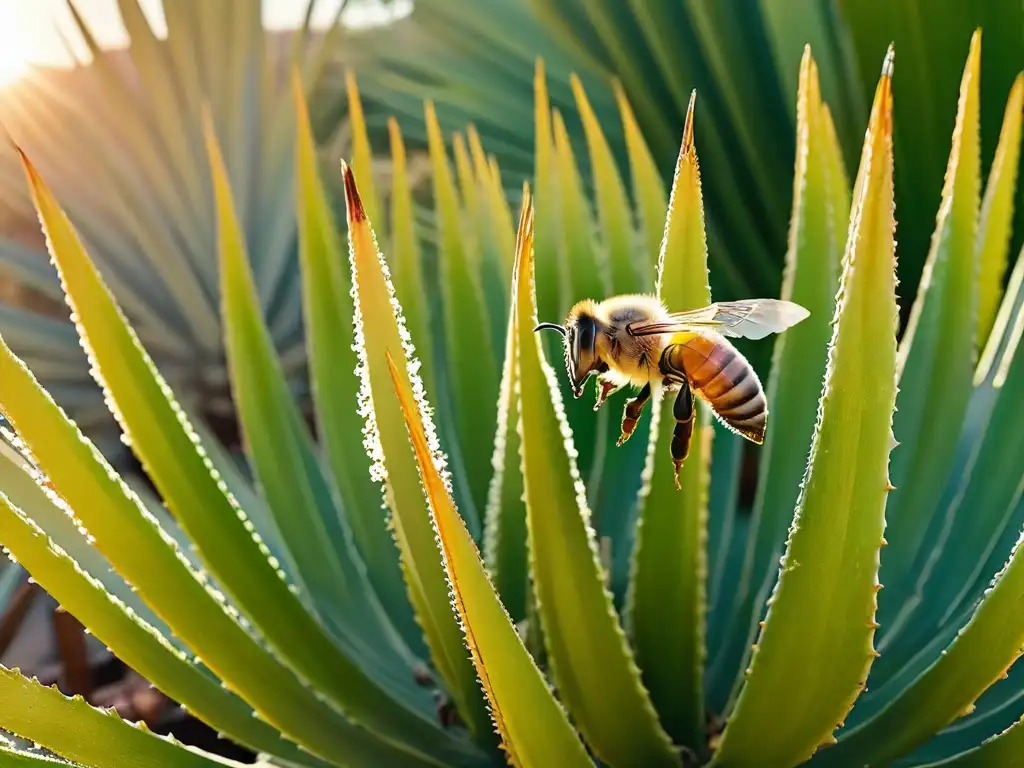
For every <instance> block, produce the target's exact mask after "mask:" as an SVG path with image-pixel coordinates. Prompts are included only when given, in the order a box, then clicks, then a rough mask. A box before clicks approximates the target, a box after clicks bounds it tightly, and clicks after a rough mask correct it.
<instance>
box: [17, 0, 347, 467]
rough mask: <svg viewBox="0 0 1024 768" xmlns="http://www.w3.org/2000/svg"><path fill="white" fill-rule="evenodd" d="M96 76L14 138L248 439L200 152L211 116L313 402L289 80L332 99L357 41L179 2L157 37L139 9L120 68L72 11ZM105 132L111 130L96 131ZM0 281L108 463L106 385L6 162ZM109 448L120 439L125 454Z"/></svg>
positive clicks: (215, 408) (21, 106)
mask: <svg viewBox="0 0 1024 768" xmlns="http://www.w3.org/2000/svg"><path fill="white" fill-rule="evenodd" d="M68 5H69V8H70V9H71V10H72V12H73V14H74V19H75V21H76V22H77V29H78V31H79V32H80V33H81V35H82V37H83V38H84V40H85V42H86V43H87V44H88V47H89V49H90V52H91V54H92V61H91V62H89V63H88V64H82V65H80V66H78V67H76V68H75V69H73V70H70V71H66V72H65V71H61V70H49V71H43V72H40V73H39V74H38V75H37V76H35V77H33V78H31V79H29V80H28V81H26V82H25V83H23V84H20V85H19V86H18V87H16V88H14V89H13V90H12V91H11V92H10V93H9V94H8V95H6V96H5V98H4V103H3V105H2V106H0V119H2V121H3V124H4V127H5V129H6V131H7V132H8V133H10V134H11V135H12V136H13V137H14V138H15V139H16V140H17V141H18V142H19V143H21V144H22V145H23V146H24V147H25V149H26V151H30V152H31V153H32V156H33V158H34V159H35V162H36V164H37V165H38V166H39V168H40V169H42V170H43V171H44V172H46V173H47V174H48V177H49V178H50V179H51V183H52V184H53V186H54V189H55V190H57V192H58V193H59V194H60V195H61V199H62V200H63V202H64V204H65V207H66V209H67V211H68V215H69V216H70V217H71V218H72V220H73V221H74V222H75V224H76V226H77V227H78V228H79V230H80V231H81V234H82V237H83V239H84V240H85V242H86V243H87V244H88V247H89V249H90V253H91V254H92V255H93V257H94V258H95V259H96V263H97V265H98V266H99V268H100V269H101V271H102V272H103V274H104V277H105V279H106V280H107V281H108V283H109V285H110V287H111V289H112V290H113V291H114V292H115V295H116V296H117V297H118V301H119V302H120V303H121V305H122V306H123V307H124V309H125V312H126V313H127V314H128V316H129V317H130V318H131V320H132V322H133V325H134V327H135V328H136V329H137V331H138V333H139V335H140V337H141V338H142V339H143V340H144V341H145V343H146V345H147V349H149V351H150V353H151V354H152V355H153V359H154V361H155V362H156V363H157V365H158V367H159V368H160V370H161V372H162V373H163V375H164V376H165V377H167V380H168V382H170V383H171V384H172V386H174V388H175V391H176V392H177V393H178V396H179V397H181V398H182V399H183V400H184V401H186V402H188V403H189V404H190V405H191V406H192V407H194V408H195V410H196V411H197V412H198V413H201V414H202V415H203V416H204V417H206V418H207V419H210V420H213V421H214V422H215V423H218V424H221V423H224V422H225V419H227V428H226V429H224V430H222V432H223V434H222V437H223V439H225V440H228V439H230V436H231V434H232V432H233V429H232V428H231V427H232V421H233V419H232V416H233V406H232V403H231V397H230V387H229V384H228V374H227V370H226V368H225V365H224V345H223V336H224V334H223V329H222V325H221V321H220V316H219V299H218V294H217V267H216V260H215V259H214V258H213V254H214V253H215V251H216V248H215V237H216V215H215V211H214V207H213V197H212V189H211V187H210V184H209V173H208V171H207V163H206V158H205V152H204V149H203V138H202V119H201V118H202V107H203V104H204V103H209V104H210V105H212V106H211V114H212V118H213V120H214V123H215V125H216V128H217V131H218V135H219V136H220V137H221V140H222V141H223V142H224V143H225V146H226V147H227V149H226V160H225V161H226V163H227V166H228V171H229V174H230V176H231V179H232V183H233V184H234V185H235V186H236V187H237V188H238V189H239V190H245V192H244V194H241V193H240V194H239V199H238V216H239V219H240V221H241V226H242V227H243V229H244V231H245V236H246V241H247V242H248V244H249V246H250V249H251V258H252V264H253V269H254V272H255V275H256V280H257V284H258V286H259V291H260V302H261V306H262V307H263V310H264V313H265V316H266V317H267V319H268V322H269V323H270V326H271V332H272V334H273V337H274V341H275V345H276V348H277V349H278V351H279V352H280V353H281V356H282V359H283V361H284V365H285V367H286V369H287V371H288V374H289V379H290V381H291V385H292V387H293V388H294V390H295V391H296V392H297V393H300V394H301V393H302V392H303V391H304V387H305V386H306V382H305V377H304V373H303V366H304V357H303V354H304V353H303V341H302V322H301V301H300V289H299V280H298V269H297V264H298V255H297V245H296V238H297V235H296V231H297V230H296V222H295V212H294V206H293V205H292V203H291V200H292V190H291V183H292V178H293V175H294V172H293V167H292V160H293V158H292V152H291V147H292V145H293V143H294V122H295V121H294V115H293V113H292V111H291V103H292V102H291V97H290V95H289V89H288V83H287V72H288V69H289V66H290V65H292V64H298V65H299V66H301V67H302V69H303V71H304V72H305V74H306V76H307V82H308V84H309V89H310V91H311V92H312V91H313V90H314V89H318V88H319V87H320V85H321V83H322V82H323V76H324V74H325V73H326V72H328V71H329V70H330V69H331V67H333V66H335V63H332V58H333V57H334V56H335V55H336V52H337V50H338V49H339V47H340V46H339V42H340V34H341V32H342V28H341V27H340V25H338V24H335V25H333V26H332V27H330V28H329V29H327V30H326V31H320V30H315V29H312V28H311V27H310V16H311V14H312V12H313V9H314V6H315V5H316V2H315V0H309V2H307V3H306V4H305V5H306V7H307V13H306V20H305V23H304V24H303V25H302V26H301V28H299V29H298V30H296V31H295V32H294V33H284V32H279V33H273V32H270V31H268V30H266V29H265V28H264V27H263V24H262V21H261V4H260V3H258V2H256V3H254V2H249V1H248V0H233V1H232V2H228V3H219V4H210V3H205V2H174V3H165V4H163V6H162V11H163V16H164V18H165V20H166V26H167V34H166V37H163V36H158V34H157V32H155V31H154V30H153V29H152V28H151V27H150V23H149V21H148V20H147V18H146V16H145V14H144V12H143V9H142V5H143V4H140V3H139V2H138V0H119V2H118V3H117V9H118V12H119V16H120V21H121V22H122V23H123V24H124V27H125V30H126V33H127V36H128V40H129V45H128V47H127V48H126V49H124V50H114V51H104V50H101V49H100V48H99V46H98V44H97V43H96V41H95V38H94V36H93V33H92V29H91V27H90V22H89V17H88V15H87V14H85V13H79V12H78V10H77V6H76V4H75V3H74V2H69V3H68ZM317 93H318V98H317V99H316V101H315V103H316V104H317V105H318V108H319V110H321V111H318V113H317V114H316V115H315V116H314V120H315V125H316V128H317V133H318V139H319V140H320V143H321V144H329V145H334V146H335V147H336V150H340V148H341V147H343V146H344V144H345V142H346V141H347V135H348V132H347V128H346V121H345V119H344V115H343V114H342V115H341V116H339V115H338V114H337V112H338V110H337V107H336V106H335V105H336V104H342V105H343V104H344V103H345V97H344V91H343V90H342V91H340V92H328V91H317ZM99 115H103V116H104V119H98V116H99ZM0 169H2V172H0V200H2V203H3V204H2V207H3V208H4V209H5V212H4V214H3V217H2V223H0V232H2V237H0V272H2V273H3V274H4V275H5V276H12V277H14V278H15V279H16V280H18V281H19V282H20V283H21V284H22V285H23V286H26V287H27V288H29V289H31V290H32V291H34V292H35V295H36V296H37V297H38V299H37V301H35V302H33V303H29V304H28V305H27V306H12V305H9V304H5V305H0V317H2V321H3V325H4V328H5V329H6V338H7V340H8V342H9V343H10V344H11V346H12V349H15V350H16V351H17V352H18V354H19V355H21V356H22V357H23V358H24V359H25V360H26V362H28V363H29V364H30V365H31V366H32V369H33V370H34V371H35V372H36V374H37V375H38V376H39V377H40V380H41V381H42V382H43V383H44V384H45V385H46V386H47V388H48V389H49V390H50V391H51V392H52V393H53V394H54V396H55V397H57V398H58V399H59V400H60V401H61V403H62V405H63V406H64V407H65V408H67V409H68V412H69V413H71V414H72V416H73V418H75V420H76V422H77V423H78V424H79V425H80V426H81V427H82V428H83V429H86V430H87V431H88V432H89V434H90V435H91V436H92V437H94V438H95V439H96V440H97V441H98V442H99V443H100V444H101V445H102V446H103V448H104V450H107V451H108V452H110V451H113V450H115V449H116V448H118V444H117V425H116V423H114V422H113V421H112V420H111V419H110V416H109V414H108V413H107V410H106V407H105V405H104V403H103V400H102V397H101V395H100V392H99V391H98V390H97V389H96V387H95V386H94V385H93V382H92V380H91V377H90V376H89V371H88V361H87V360H86V358H85V356H84V355H83V354H82V350H81V349H80V347H79V344H78V337H77V335H76V333H75V329H74V327H73V326H72V325H71V324H70V323H68V322H67V321H66V317H65V316H64V314H63V313H62V312H60V311H59V310H60V309H61V308H62V304H63V300H62V296H63V293H62V290H61V286H60V284H59V282H58V281H57V280H56V278H55V275H54V274H53V270H52V268H51V267H50V265H49V259H48V256H47V253H46V246H45V243H43V242H42V241H41V240H40V239H39V236H38V226H37V224H36V222H35V214H34V211H33V209H32V205H31V201H30V199H29V198H28V197H27V195H26V194H25V190H24V183H23V181H22V178H21V172H20V169H19V168H18V164H17V158H16V157H15V156H14V155H13V153H8V152H4V153H3V156H2V157H0ZM111 438H113V439H112V440H111Z"/></svg>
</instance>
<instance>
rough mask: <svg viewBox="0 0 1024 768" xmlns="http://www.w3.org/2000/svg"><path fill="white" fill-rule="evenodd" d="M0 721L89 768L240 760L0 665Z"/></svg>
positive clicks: (180, 767) (200, 766)
mask: <svg viewBox="0 0 1024 768" xmlns="http://www.w3.org/2000/svg"><path fill="white" fill-rule="evenodd" d="M0 723H3V726H4V728H5V729H7V730H9V731H10V732H12V733H14V734H17V735H18V736H21V737H23V738H26V739H29V740H31V741H34V742H36V743H38V744H41V745H43V746H44V747H46V748H47V749H49V750H50V751H52V752H54V753H55V754H58V755H60V756H61V757H64V758H67V759H68V760H75V761H78V762H80V763H82V764H83V765H87V766H89V768H123V766H126V765H138V766H161V768H163V767H164V766H166V768H217V767H218V766H234V768H241V763H236V762H234V761H232V760H225V759H224V758H221V757H218V756H215V755H208V754H205V753H202V752H199V751H198V750H195V749H191V748H189V747H185V746H184V745H182V744H179V743H178V742H175V741H173V740H171V739H169V738H165V737H163V736H157V735H156V734H154V733H151V732H149V730H148V729H145V728H140V727H138V726H135V725H133V724H132V723H127V722H125V721H124V720H122V719H121V718H120V717H118V716H117V715H116V714H115V713H114V712H112V711H111V712H105V711H103V710H99V709H96V708H94V707H92V706H90V705H89V704H88V703H87V702H86V701H85V699H83V698H82V697H81V696H75V697H74V698H70V699H69V698H66V697H65V696H64V694H62V693H61V692H60V691H59V690H57V688H55V687H54V688H44V687H43V686H42V685H40V684H39V683H37V682H36V681H34V680H29V679H28V678H27V677H23V676H22V675H21V674H19V673H18V672H16V671H12V670H9V669H7V668H6V667H0ZM58 723H59V727H55V724H58ZM5 764H6V763H5Z"/></svg>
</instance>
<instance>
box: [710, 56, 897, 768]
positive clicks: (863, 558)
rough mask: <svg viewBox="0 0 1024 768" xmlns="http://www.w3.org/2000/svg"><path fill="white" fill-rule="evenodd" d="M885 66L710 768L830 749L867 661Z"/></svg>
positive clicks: (886, 294) (888, 138)
mask: <svg viewBox="0 0 1024 768" xmlns="http://www.w3.org/2000/svg"><path fill="white" fill-rule="evenodd" d="M892 56H893V53H892V50H891V49H890V50H889V52H888V54H887V55H886V59H885V64H884V65H883V67H882V75H881V79H880V81H879V83H878V87H877V90H876V92H875V100H874V104H873V107H872V110H871V118H870V120H869V123H868V129H867V132H866V135H865V139H864V147H863V151H862V154H861V164H860V170H859V173H858V179H857V183H856V185H855V190H856V194H855V195H854V197H853V210H852V211H851V215H850V221H851V226H850V233H849V239H848V241H847V245H846V252H845V254H844V257H843V271H842V277H841V280H840V288H839V294H838V297H837V304H838V306H837V311H836V315H835V324H834V326H833V332H832V339H831V342H830V344H829V353H828V364H827V368H826V374H825V382H824V386H823V389H822V394H821V400H820V403H819V411H818V423H817V425H816V427H815V431H814V438H813V440H812V442H811V451H810V459H809V463H808V468H807V473H806V475H805V476H804V482H803V486H802V490H801V494H800V498H799V501H798V502H797V509H796V514H795V516H794V520H793V525H792V527H791V529H790V535H789V540H788V542H787V545H786V553H785V555H784V557H783V560H782V567H781V570H780V574H779V580H778V582H777V584H776V587H775V590H774V592H773V593H772V596H771V598H770V599H769V601H768V602H769V608H768V613H767V617H766V619H765V625H764V628H763V629H762V630H761V632H760V636H759V638H758V642H757V645H755V647H754V652H753V654H752V657H751V664H750V667H749V670H748V672H747V679H746V682H745V684H744V686H743V689H742V690H741V692H740V695H739V698H738V699H737V702H736V706H735V708H734V709H733V712H732V715H731V717H730V718H729V721H728V723H727V724H726V727H725V731H724V733H723V734H722V739H721V743H720V744H719V746H718V750H717V752H716V754H715V758H714V760H713V765H715V766H746V765H797V764H799V763H801V762H803V761H804V760H807V759H808V758H809V757H810V756H811V755H812V754H813V753H814V752H815V751H816V750H817V748H818V747H819V746H820V745H823V744H827V743H832V742H833V741H834V737H833V736H832V732H833V731H834V730H835V729H836V727H837V726H838V725H839V724H840V723H841V722H842V720H843V719H844V718H845V716H846V714H847V712H848V711H849V710H850V708H851V706H852V705H853V702H854V700H855V699H856V698H857V696H858V695H859V694H860V692H861V690H862V689H863V687H864V683H865V681H866V679H867V674H868V670H869V668H870V666H871V662H872V660H873V657H874V655H875V652H874V649H873V647H872V641H873V638H874V634H875V629H876V628H877V624H876V623H875V620H874V615H875V608H876V593H877V590H878V560H879V550H880V547H881V544H882V532H883V530H884V528H885V501H886V495H887V493H888V490H889V476H888V463H889V451H890V450H891V447H892V414H893V408H894V405H895V399H896V330H897V318H898V311H897V306H896V278H895V268H896V264H895V243H894V240H893V233H894V219H893V214H894V210H893V186H892V181H893V176H892V174H893V161H892V66H893V60H892Z"/></svg>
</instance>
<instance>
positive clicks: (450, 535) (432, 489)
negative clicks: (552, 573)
mask: <svg viewBox="0 0 1024 768" xmlns="http://www.w3.org/2000/svg"><path fill="white" fill-rule="evenodd" d="M532 218H533V212H532V209H531V208H530V201H529V198H528V197H527V198H525V199H524V200H523V217H522V218H521V219H520V237H519V246H518V248H517V253H518V254H522V253H523V252H524V251H525V250H528V249H530V248H532V246H533V243H532V231H531V230H532V226H533V221H532ZM517 258H522V257H521V255H520V256H517ZM387 357H388V364H389V366H390V368H391V376H392V380H393V382H394V386H395V391H396V393H397V395H398V398H399V401H400V403H401V407H402V412H403V414H404V415H405V420H406V426H407V428H408V430H409V434H410V436H411V438H412V444H413V449H414V450H415V452H416V458H417V461H418V463H419V468H420V476H421V478H422V479H423V485H424V491H425V493H426V495H427V498H428V500H429V502H430V509H431V515H432V519H433V521H434V526H435V528H436V530H437V538H438V542H439V544H440V548H441V553H442V555H443V558H444V564H445V569H446V571H447V573H448V581H449V584H450V586H451V592H452V603H453V604H454V605H455V608H456V610H457V611H458V613H459V618H460V619H461V620H462V626H463V628H464V631H465V635H466V643H467V645H468V647H469V650H470V652H471V654H472V657H473V662H474V664H475V665H476V668H477V672H478V674H479V677H480V681H481V684H482V686H483V689H484V691H485V693H486V694H487V699H488V701H489V702H490V705H491V717H492V718H493V719H494V723H495V725H496V726H497V729H498V732H499V733H500V734H501V738H502V745H503V747H504V749H505V751H506V753H507V756H508V759H509V761H510V762H511V763H512V764H513V765H517V766H524V768H528V767H530V766H536V768H544V767H545V766H549V765H558V766H589V765H591V760H590V758H589V757H588V756H587V753H586V750H585V749H584V748H583V744H582V743H581V742H580V740H579V737H578V736H577V734H576V731H575V730H574V729H573V727H572V725H571V724H570V723H569V719H568V717H567V716H566V714H565V711H564V710H563V709H562V707H561V705H559V703H558V702H557V701H556V700H555V698H554V695H553V693H552V691H551V689H550V688H549V686H548V683H547V681H546V680H545V679H544V677H543V675H542V674H541V671H540V670H539V669H538V668H537V665H536V664H535V663H534V661H533V659H532V658H531V656H530V654H529V653H528V652H527V650H526V647H525V646H524V645H523V641H522V639H521V638H520V637H519V634H518V633H517V631H516V628H515V625H514V624H513V623H512V620H511V619H510V618H509V615H508V613H507V612H506V611H505V609H504V607H503V606H502V603H501V601H500V600H499V599H498V595H497V594H496V593H495V591H494V588H493V586H492V584H491V582H490V580H489V579H488V578H487V573H486V571H485V570H484V565H483V562H481V560H480V554H479V552H478V550H477V548H476V544H475V543H474V542H473V539H472V537H471V536H470V535H469V531H468V530H467V529H466V525H465V523H464V522H463V520H462V518H461V517H460V516H459V513H458V510H457V509H456V508H455V504H454V502H453V501H452V499H451V496H450V495H449V493H448V489H447V488H446V486H445V483H444V481H443V479H442V478H441V476H440V474H439V473H438V471H437V468H436V467H435V466H434V460H433V456H432V454H431V451H430V447H429V445H428V443H427V435H426V431H425V430H424V427H423V423H422V421H421V419H420V415H419V411H418V410H417V407H416V402H415V398H414V397H413V394H412V391H411V390H410V389H409V387H408V385H407V384H406V383H404V382H403V381H402V379H401V377H400V376H399V372H398V369H397V368H396V367H395V364H394V362H393V361H392V359H391V355H390V353H388V356H387Z"/></svg>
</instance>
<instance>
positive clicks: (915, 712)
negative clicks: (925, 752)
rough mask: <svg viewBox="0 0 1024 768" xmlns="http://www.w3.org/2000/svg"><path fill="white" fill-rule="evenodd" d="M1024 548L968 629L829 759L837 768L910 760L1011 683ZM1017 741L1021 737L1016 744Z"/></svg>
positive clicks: (1023, 645) (1020, 630) (1021, 622)
mask: <svg viewBox="0 0 1024 768" xmlns="http://www.w3.org/2000/svg"><path fill="white" fill-rule="evenodd" d="M1022 552H1024V548H1022V546H1021V541H1020V540H1018V542H1017V545H1016V546H1015V547H1014V549H1013V553H1012V554H1011V556H1010V559H1009V561H1008V562H1007V563H1006V565H1005V566H1004V567H1003V569H1002V570H1001V571H1000V572H999V573H998V574H996V576H995V578H994V579H993V582H992V585H991V586H990V588H989V589H988V590H987V591H986V595H985V597H984V599H983V600H982V601H981V603H980V604H979V605H978V607H977V609H976V610H975V611H974V614H973V615H972V616H971V619H970V621H969V622H968V623H967V625H966V626H964V627H963V629H961V630H960V632H959V633H958V634H957V636H956V639H955V640H954V641H953V643H952V644H951V645H950V646H949V647H948V648H946V649H945V650H944V651H943V652H942V654H941V655H940V656H939V657H938V659H937V660H936V661H935V662H934V663H933V664H932V665H931V666H930V667H929V668H928V669H927V670H926V671H925V672H924V673H923V674H922V675H921V676H920V677H919V678H918V679H917V680H915V681H914V683H913V684H912V685H911V686H909V687H908V688H907V689H906V690H904V691H903V692H902V693H901V694H899V695H898V696H896V697H895V698H894V699H893V700H892V701H890V702H889V703H888V704H886V706H884V707H883V708H882V709H881V711H880V712H879V713H878V714H877V715H875V716H874V717H872V718H871V719H870V720H868V721H867V722H865V723H864V724H863V725H861V726H859V727H857V728H855V729H853V730H851V731H850V732H849V733H848V734H846V735H845V736H844V738H843V739H842V741H840V743H839V744H838V745H837V746H836V747H835V750H834V754H832V755H830V758H831V759H832V760H834V761H835V762H834V763H833V764H835V765H837V766H843V765H850V766H853V765H865V764H881V763H885V762H887V761H889V760H892V759H894V758H896V757H899V756H901V755H904V754H907V753H908V752H910V751H911V750H913V749H914V748H915V747H917V746H918V745H920V744H923V743H924V742H926V741H927V740H928V739H929V738H931V737H932V736H933V735H934V734H935V733H938V732H939V731H941V730H942V729H943V728H945V727H946V726H947V725H949V724H950V723H952V722H953V721H954V720H956V719H957V718H960V717H964V716H966V715H969V714H971V712H973V711H974V703H975V701H977V699H978V697H979V696H981V694H982V693H984V692H985V691H986V690H987V689H988V688H989V687H990V686H991V685H993V684H995V683H996V682H998V681H999V680H1002V679H1005V677H1006V675H1007V673H1008V671H1009V668H1010V667H1011V666H1012V665H1013V663H1014V662H1015V661H1016V660H1017V659H1018V658H1019V657H1020V655H1021V653H1022V652H1024V618H1022V617H1021V613H1020V611H1019V606H1020V604H1021V601H1022V600H1024V554H1022ZM1018 738H1019V737H1018Z"/></svg>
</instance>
